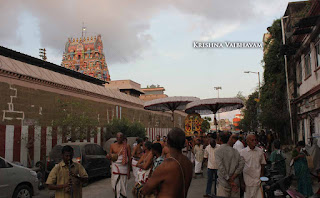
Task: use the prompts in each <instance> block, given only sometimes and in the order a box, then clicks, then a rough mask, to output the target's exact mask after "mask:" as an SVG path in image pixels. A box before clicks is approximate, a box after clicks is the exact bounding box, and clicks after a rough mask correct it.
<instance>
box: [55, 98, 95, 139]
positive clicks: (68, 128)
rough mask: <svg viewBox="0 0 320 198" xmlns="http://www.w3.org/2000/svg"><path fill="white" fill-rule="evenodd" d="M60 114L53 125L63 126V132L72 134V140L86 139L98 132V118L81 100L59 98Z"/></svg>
mask: <svg viewBox="0 0 320 198" xmlns="http://www.w3.org/2000/svg"><path fill="white" fill-rule="evenodd" d="M57 111H58V115H59V117H58V118H57V119H56V120H53V126H59V127H62V130H61V133H62V134H63V135H65V136H69V135H71V137H72V140H76V139H86V138H87V137H88V136H93V135H96V134H97V130H96V127H97V126H98V124H99V123H98V120H97V119H94V118H93V116H92V115H89V113H91V111H90V108H89V107H87V106H86V105H84V104H81V103H80V102H74V101H72V102H67V101H62V100H60V99H59V100H58V108H57Z"/></svg>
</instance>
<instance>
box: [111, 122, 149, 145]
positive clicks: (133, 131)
mask: <svg viewBox="0 0 320 198" xmlns="http://www.w3.org/2000/svg"><path fill="white" fill-rule="evenodd" d="M106 131H107V133H106V135H105V137H106V140H108V139H110V138H112V137H115V136H116V134H117V133H118V132H122V133H123V134H124V135H125V136H127V137H141V138H143V137H145V136H146V130H145V127H144V126H143V125H142V124H141V123H140V122H137V121H135V122H130V121H129V120H128V119H126V118H122V119H113V120H112V121H111V122H110V123H109V124H107V125H106Z"/></svg>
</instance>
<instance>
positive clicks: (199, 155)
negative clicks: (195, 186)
mask: <svg viewBox="0 0 320 198" xmlns="http://www.w3.org/2000/svg"><path fill="white" fill-rule="evenodd" d="M193 153H194V155H195V160H194V162H195V166H194V173H195V176H194V177H195V178H196V176H197V175H199V174H201V175H203V172H202V162H203V157H204V149H203V145H202V144H201V140H200V139H197V140H196V145H195V146H194V149H193Z"/></svg>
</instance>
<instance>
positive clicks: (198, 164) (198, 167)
mask: <svg viewBox="0 0 320 198" xmlns="http://www.w3.org/2000/svg"><path fill="white" fill-rule="evenodd" d="M194 162H195V163H194V164H195V166H194V173H196V174H197V173H202V172H201V168H202V162H198V161H197V160H194Z"/></svg>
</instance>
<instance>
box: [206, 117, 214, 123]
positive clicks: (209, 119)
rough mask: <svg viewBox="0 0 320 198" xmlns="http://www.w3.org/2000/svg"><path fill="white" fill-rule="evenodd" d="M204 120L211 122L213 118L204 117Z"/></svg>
mask: <svg viewBox="0 0 320 198" xmlns="http://www.w3.org/2000/svg"><path fill="white" fill-rule="evenodd" d="M204 119H205V120H207V121H209V122H210V121H211V120H212V119H211V117H204Z"/></svg>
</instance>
